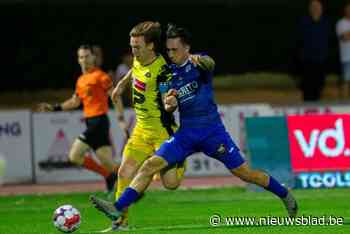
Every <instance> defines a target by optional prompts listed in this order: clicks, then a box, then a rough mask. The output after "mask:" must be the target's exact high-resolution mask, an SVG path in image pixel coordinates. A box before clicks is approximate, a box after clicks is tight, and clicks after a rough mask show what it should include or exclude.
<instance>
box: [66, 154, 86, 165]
mask: <svg viewBox="0 0 350 234" xmlns="http://www.w3.org/2000/svg"><path fill="white" fill-rule="evenodd" d="M68 158H69V161H70V162H71V163H74V164H78V165H82V164H83V162H84V159H83V158H82V157H80V155H79V154H78V153H76V152H75V151H74V150H71V151H70V152H69V154H68Z"/></svg>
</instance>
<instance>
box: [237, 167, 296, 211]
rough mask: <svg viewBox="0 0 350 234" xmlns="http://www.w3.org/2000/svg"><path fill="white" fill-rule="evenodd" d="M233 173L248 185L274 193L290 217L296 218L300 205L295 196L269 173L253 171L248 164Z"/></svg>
mask: <svg viewBox="0 0 350 234" xmlns="http://www.w3.org/2000/svg"><path fill="white" fill-rule="evenodd" d="M231 172H232V174H233V175H235V176H237V177H239V178H240V179H242V180H243V181H245V182H247V183H252V184H256V185H259V186H261V187H263V188H265V189H267V190H269V191H271V192H273V193H274V194H276V195H277V196H279V197H280V198H281V200H282V201H283V203H284V205H285V207H286V209H287V211H288V214H289V216H291V217H295V216H296V215H297V212H298V205H297V202H296V200H295V198H294V197H293V195H292V194H291V193H290V192H289V191H288V190H286V188H284V187H282V185H280V184H279V183H278V182H277V181H276V180H275V179H273V178H272V177H271V176H270V175H268V174H267V173H265V172H262V171H259V170H253V169H251V168H250V167H249V165H248V163H247V162H245V163H243V164H242V165H241V166H239V167H238V168H235V169H232V170H231ZM271 184H272V185H271Z"/></svg>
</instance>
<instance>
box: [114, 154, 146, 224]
mask: <svg viewBox="0 0 350 234" xmlns="http://www.w3.org/2000/svg"><path fill="white" fill-rule="evenodd" d="M141 165H142V162H140V161H137V160H135V159H133V158H132V157H123V160H122V163H121V165H120V168H119V171H118V185H117V191H116V194H115V198H116V200H118V198H119V197H120V195H121V194H122V193H123V192H124V190H125V189H126V188H127V187H128V186H129V185H130V182H131V181H132V179H133V178H134V177H135V175H136V173H137V171H138V170H139V168H140V167H141ZM127 228H128V210H125V211H124V213H123V215H122V216H121V217H120V218H119V219H118V220H116V221H114V222H112V230H126V229H127Z"/></svg>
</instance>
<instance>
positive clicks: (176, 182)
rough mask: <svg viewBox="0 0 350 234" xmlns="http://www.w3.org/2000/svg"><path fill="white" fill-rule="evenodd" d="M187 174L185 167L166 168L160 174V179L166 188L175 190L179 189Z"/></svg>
mask: <svg viewBox="0 0 350 234" xmlns="http://www.w3.org/2000/svg"><path fill="white" fill-rule="evenodd" d="M184 174H185V165H184V163H183V164H181V165H177V166H175V167H171V168H168V167H167V168H165V169H163V170H162V171H161V172H160V178H161V180H162V184H163V186H164V188H166V189H170V190H175V189H177V188H178V187H179V186H180V184H181V181H182V179H183V177H184Z"/></svg>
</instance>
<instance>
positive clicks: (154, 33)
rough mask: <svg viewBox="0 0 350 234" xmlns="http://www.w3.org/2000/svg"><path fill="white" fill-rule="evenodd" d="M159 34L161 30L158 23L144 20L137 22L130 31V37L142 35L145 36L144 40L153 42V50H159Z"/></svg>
mask: <svg viewBox="0 0 350 234" xmlns="http://www.w3.org/2000/svg"><path fill="white" fill-rule="evenodd" d="M161 34H162V30H161V27H160V23H158V22H153V21H145V22H142V23H139V24H137V25H136V26H135V27H133V28H132V29H131V31H130V34H129V35H130V36H131V37H139V36H143V37H144V38H145V42H146V43H147V44H148V43H151V42H152V43H153V44H154V51H155V52H159V50H160V44H161V40H160V39H161Z"/></svg>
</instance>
